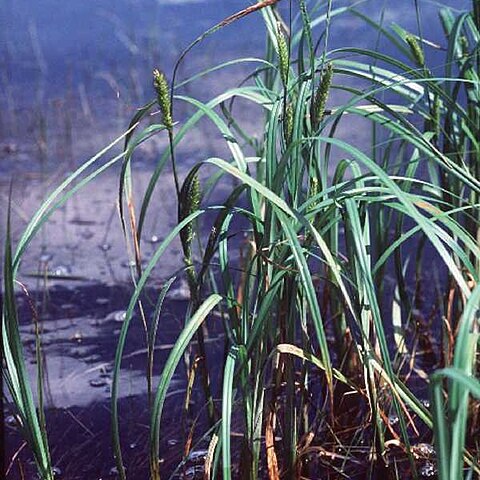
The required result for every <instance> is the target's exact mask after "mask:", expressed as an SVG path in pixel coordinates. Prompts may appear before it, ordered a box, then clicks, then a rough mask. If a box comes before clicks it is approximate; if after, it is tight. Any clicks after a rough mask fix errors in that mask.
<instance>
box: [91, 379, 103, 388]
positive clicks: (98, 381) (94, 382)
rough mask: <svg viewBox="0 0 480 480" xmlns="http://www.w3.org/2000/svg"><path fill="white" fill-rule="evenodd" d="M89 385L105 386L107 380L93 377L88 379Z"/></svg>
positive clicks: (95, 386)
mask: <svg viewBox="0 0 480 480" xmlns="http://www.w3.org/2000/svg"><path fill="white" fill-rule="evenodd" d="M89 383H90V386H91V387H94V388H100V387H105V385H107V381H106V380H105V379H104V378H94V379H93V380H90V382H89Z"/></svg>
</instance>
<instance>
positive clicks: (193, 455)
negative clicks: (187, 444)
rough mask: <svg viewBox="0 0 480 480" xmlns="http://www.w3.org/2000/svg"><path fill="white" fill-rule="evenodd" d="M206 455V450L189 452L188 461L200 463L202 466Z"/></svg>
mask: <svg viewBox="0 0 480 480" xmlns="http://www.w3.org/2000/svg"><path fill="white" fill-rule="evenodd" d="M207 454H208V451H207V450H194V451H193V452H190V455H189V456H188V461H189V462H192V463H200V462H201V463H202V464H203V463H204V461H205V457H206V456H207Z"/></svg>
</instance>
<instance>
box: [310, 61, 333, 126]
mask: <svg viewBox="0 0 480 480" xmlns="http://www.w3.org/2000/svg"><path fill="white" fill-rule="evenodd" d="M332 77H333V65H332V64H331V63H327V64H326V65H325V69H324V71H323V74H322V78H321V79H320V85H319V86H318V88H317V91H316V93H315V97H314V100H313V104H312V107H311V110H310V116H311V118H312V127H313V129H314V130H317V128H318V125H319V124H320V122H321V121H322V119H323V117H324V115H325V106H326V105H327V100H328V93H329V91H330V87H331V85H332Z"/></svg>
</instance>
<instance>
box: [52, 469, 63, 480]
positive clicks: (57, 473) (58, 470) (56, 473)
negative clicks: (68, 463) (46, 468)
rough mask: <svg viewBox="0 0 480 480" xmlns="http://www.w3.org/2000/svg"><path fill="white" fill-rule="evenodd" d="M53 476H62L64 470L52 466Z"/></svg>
mask: <svg viewBox="0 0 480 480" xmlns="http://www.w3.org/2000/svg"><path fill="white" fill-rule="evenodd" d="M52 473H53V478H62V475H63V472H62V470H61V469H60V468H59V467H53V468H52Z"/></svg>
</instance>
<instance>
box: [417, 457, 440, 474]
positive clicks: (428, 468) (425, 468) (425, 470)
mask: <svg viewBox="0 0 480 480" xmlns="http://www.w3.org/2000/svg"><path fill="white" fill-rule="evenodd" d="M418 473H419V474H420V476H421V477H422V478H434V477H436V476H437V473H438V471H437V467H436V465H435V464H434V463H433V462H429V461H427V462H425V463H424V464H423V465H421V466H420V468H419V469H418Z"/></svg>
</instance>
